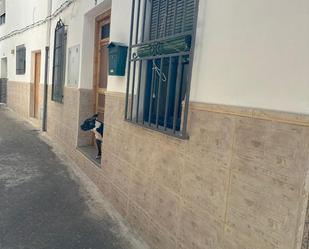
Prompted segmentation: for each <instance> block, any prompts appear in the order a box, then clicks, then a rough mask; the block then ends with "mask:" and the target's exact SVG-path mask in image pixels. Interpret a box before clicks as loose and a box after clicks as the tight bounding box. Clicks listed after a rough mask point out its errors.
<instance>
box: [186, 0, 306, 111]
mask: <svg viewBox="0 0 309 249" xmlns="http://www.w3.org/2000/svg"><path fill="white" fill-rule="evenodd" d="M191 100H194V101H200V102H210V103H221V104H227V105H237V106H249V107H259V108H266V109H275V110H284V111H290V112H302V113H307V114H309V1H308V0H293V1H291V0H248V1H243V0H233V1H230V0H208V1H203V0H202V1H200V14H199V23H198V30H197V44H196V57H195V61H194V71H193V80H192V94H191Z"/></svg>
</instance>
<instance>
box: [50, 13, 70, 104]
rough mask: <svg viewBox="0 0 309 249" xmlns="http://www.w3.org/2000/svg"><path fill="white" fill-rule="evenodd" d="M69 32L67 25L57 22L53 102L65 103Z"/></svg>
mask: <svg viewBox="0 0 309 249" xmlns="http://www.w3.org/2000/svg"><path fill="white" fill-rule="evenodd" d="M66 43H67V30H66V25H64V23H63V22H62V20H61V19H60V20H59V21H58V22H57V25H56V29H55V38H54V61H53V82H52V83H53V85H52V100H53V101H56V102H62V101H63V92H64V81H65V61H66Z"/></svg>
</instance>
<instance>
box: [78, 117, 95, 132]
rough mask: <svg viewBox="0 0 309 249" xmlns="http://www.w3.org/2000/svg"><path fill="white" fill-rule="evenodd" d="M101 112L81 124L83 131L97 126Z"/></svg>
mask: <svg viewBox="0 0 309 249" xmlns="http://www.w3.org/2000/svg"><path fill="white" fill-rule="evenodd" d="M98 116H99V114H95V115H93V116H92V117H91V118H87V119H86V120H85V121H84V123H83V124H82V125H81V126H80V128H81V129H82V130H83V131H90V130H92V129H93V128H95V124H96V120H97V118H98Z"/></svg>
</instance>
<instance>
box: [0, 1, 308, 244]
mask: <svg viewBox="0 0 309 249" xmlns="http://www.w3.org/2000/svg"><path fill="white" fill-rule="evenodd" d="M0 3H1V4H0V23H1V22H2V24H1V25H0V59H1V67H0V68H1V71H0V75H1V81H0V82H7V83H6V102H7V106H8V107H9V108H11V109H13V110H14V111H16V112H17V113H19V114H20V115H21V116H23V117H24V118H26V119H28V120H29V121H31V122H32V123H33V124H34V125H36V126H38V127H40V128H42V129H43V130H44V131H45V132H46V133H47V135H48V136H50V137H51V138H52V139H54V140H55V141H56V142H57V143H58V144H59V146H60V147H61V148H62V149H63V150H64V151H65V152H66V154H67V155H69V156H70V157H71V158H72V160H74V161H75V162H76V163H77V165H78V166H79V167H81V169H83V170H84V172H85V173H86V174H87V175H88V176H89V178H90V179H91V180H92V181H94V182H95V183H96V185H97V186H98V187H99V188H100V190H101V191H102V193H103V194H104V196H105V197H106V198H107V199H108V200H109V201H110V202H111V203H112V204H113V206H114V207H115V209H117V211H118V212H119V213H120V214H121V215H122V216H123V217H125V219H126V220H127V221H128V223H129V224H130V225H131V226H132V228H133V229H135V230H136V232H137V233H139V234H140V235H141V236H142V237H143V239H144V240H145V241H146V242H148V243H149V245H150V247H151V248H158V249H176V248H186V249H249V248H250V249H302V248H306V246H307V243H308V240H307V238H308V233H309V228H308V226H307V223H306V221H307V220H308V214H307V202H308V169H309V161H308V151H309V116H308V115H309V91H308V89H309V73H308V68H309V2H308V1H307V0H294V1H289V0H251V1H246V2H244V1H240V0H233V1H229V0H207V1H206V0H199V1H197V0H97V1H95V0H29V1H21V0H10V1H6V2H5V1H0ZM132 6H134V9H133V10H132ZM156 11H157V12H156ZM3 13H4V15H5V19H3V18H2V19H1V16H3ZM145 13H146V14H145ZM164 13H165V14H164ZM163 14H164V15H163ZM132 17H133V18H132ZM1 20H2V21H1ZM144 20H145V21H144ZM173 25H174V26H173ZM177 25H180V26H179V27H182V28H180V29H179V30H178V31H177V29H176V28H175V27H176V26H177ZM137 27H138V28H137ZM171 27H174V29H173V28H171ZM177 27H178V26H177ZM169 30H171V32H172V33H169V32H170V31H169ZM57 31H59V32H57ZM137 31H138V32H137ZM137 33H138V34H137ZM153 36H154V37H153ZM55 38H56V39H55ZM111 42H114V43H117V44H119V43H120V44H121V45H124V46H127V47H128V53H127V54H128V56H127V57H126V58H125V60H126V67H125V73H124V75H120V74H118V75H116V76H115V75H112V74H113V73H112V72H111V70H112V69H111V67H110V66H111V64H112V63H111V61H109V60H110V59H111V57H110V56H109V48H108V46H109V44H110V43H111ZM175 42H177V48H176V49H175V47H174V45H175ZM171 44H172V45H173V46H171ZM179 44H180V45H179ZM166 45H167V48H166V47H165V50H164V46H166ZM178 46H180V47H178ZM143 49H144V50H143ZM142 52H143V53H144V54H143V53H142ZM130 61H131V63H129V62H130ZM117 66H119V64H118V65H117ZM180 69H181V70H180ZM2 84H4V83H2ZM0 89H1V87H0ZM0 92H1V91H0ZM0 98H1V94H0ZM171 105H172V107H171ZM94 113H99V115H100V116H99V119H100V120H101V121H102V122H104V126H105V128H104V136H103V145H102V148H103V156H102V160H101V162H98V161H95V160H93V159H92V154H91V153H93V152H92V151H93V149H94V148H92V147H93V146H92V145H93V137H92V136H91V134H89V133H85V132H83V131H81V130H80V128H79V127H80V124H81V123H82V122H83V120H85V119H86V118H88V117H90V116H92V115H93V114H94ZM176 113H177V115H176ZM89 153H90V154H89ZM306 217H307V218H306Z"/></svg>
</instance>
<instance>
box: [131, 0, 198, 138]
mask: <svg viewBox="0 0 309 249" xmlns="http://www.w3.org/2000/svg"><path fill="white" fill-rule="evenodd" d="M197 13H198V0H132V13H131V16H132V17H131V33H130V44H129V65H128V74H127V90H126V102H125V120H127V121H129V122H132V123H134V124H137V125H141V126H143V127H147V128H150V129H154V130H157V131H160V132H163V133H166V134H169V135H173V136H177V137H180V138H184V139H185V138H188V135H187V120H188V107H189V96H190V82H191V75H192V61H193V54H194V44H195V32H196V24H197Z"/></svg>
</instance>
